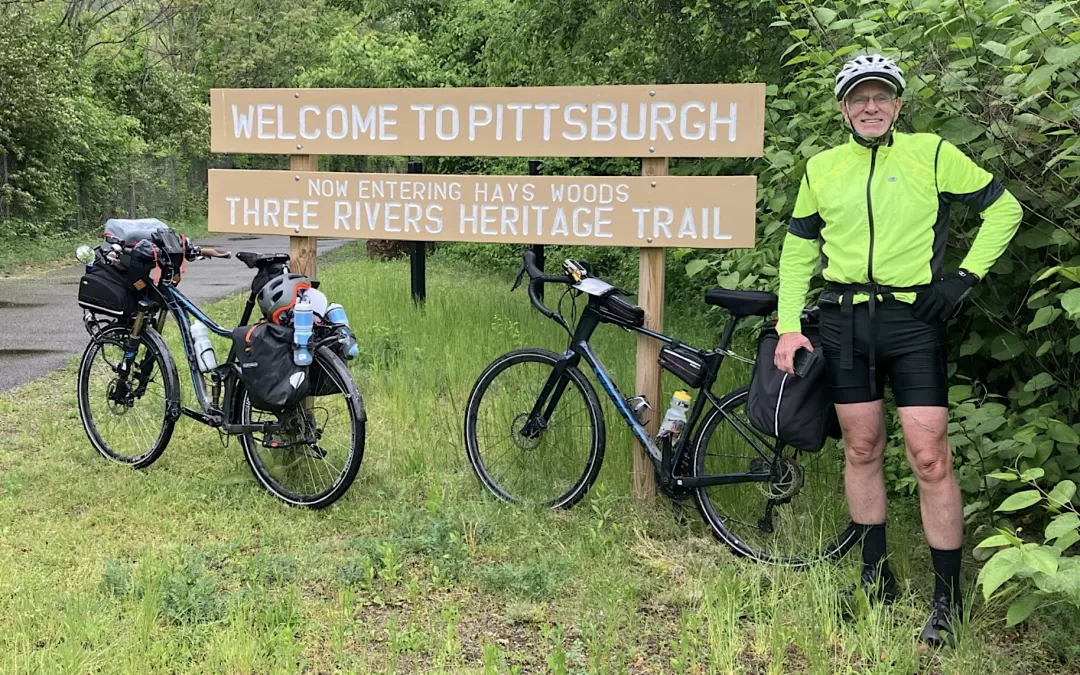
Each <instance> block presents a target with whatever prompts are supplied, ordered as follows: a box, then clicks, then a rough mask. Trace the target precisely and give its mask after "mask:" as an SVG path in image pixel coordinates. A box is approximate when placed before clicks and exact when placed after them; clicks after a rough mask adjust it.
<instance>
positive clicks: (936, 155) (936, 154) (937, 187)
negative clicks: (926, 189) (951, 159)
mask: <svg viewBox="0 0 1080 675" xmlns="http://www.w3.org/2000/svg"><path fill="white" fill-rule="evenodd" d="M944 143H945V139H944V138H942V139H940V140H939V141H938V144H937V150H935V151H934V192H937V193H938V194H941V186H940V185H938V179H937V165H938V158H939V157H941V146H942V145H943V144H944Z"/></svg>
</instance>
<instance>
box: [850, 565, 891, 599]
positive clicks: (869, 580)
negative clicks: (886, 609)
mask: <svg viewBox="0 0 1080 675" xmlns="http://www.w3.org/2000/svg"><path fill="white" fill-rule="evenodd" d="M859 585H861V586H862V589H863V591H864V592H865V593H866V597H867V598H869V599H870V600H871V601H876V602H882V603H884V604H886V605H891V604H892V602H893V600H896V596H897V595H899V594H900V589H899V588H898V587H897V585H896V577H894V576H893V574H892V572H889V573H887V574H884V575H882V574H881V573H880V572H879V570H878V569H875V568H873V567H867V566H866V565H863V570H862V576H861V578H860V580H859ZM854 590H855V589H854V588H852V592H854Z"/></svg>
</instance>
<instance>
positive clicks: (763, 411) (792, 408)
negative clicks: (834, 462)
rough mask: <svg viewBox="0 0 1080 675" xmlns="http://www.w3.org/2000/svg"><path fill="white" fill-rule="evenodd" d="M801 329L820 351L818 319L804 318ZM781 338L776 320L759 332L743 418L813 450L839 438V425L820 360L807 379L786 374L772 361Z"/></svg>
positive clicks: (786, 442)
mask: <svg viewBox="0 0 1080 675" xmlns="http://www.w3.org/2000/svg"><path fill="white" fill-rule="evenodd" d="M802 333H803V335H805V336H806V337H807V339H809V340H810V344H812V345H813V346H814V351H816V352H817V353H818V355H819V356H821V355H822V351H821V350H822V343H821V331H820V329H819V326H818V323H817V321H816V319H807V318H805V317H804V319H803V324H802ZM779 340H780V337H779V335H777V333H776V325H775V323H772V322H771V323H768V324H766V326H765V327H764V328H763V329H762V332H761V334H760V335H759V336H758V349H757V358H756V360H755V363H754V370H753V374H752V375H751V377H750V393H749V395H748V397H747V401H746V412H747V418H748V420H749V422H750V424H752V425H753V426H754V427H755V428H756V429H757V430H758V431H761V432H762V433H765V434H768V435H769V436H771V437H773V438H776V439H777V440H779V441H781V442H783V443H784V445H787V446H789V447H792V448H796V449H799V450H803V451H805V452H817V451H819V450H821V449H822V448H823V447H824V446H825V441H826V440H827V438H829V437H832V438H840V423H839V420H838V419H837V417H836V408H835V407H834V405H833V395H832V388H831V387H830V386H829V376H828V372H827V370H826V363H825V359H824V358H818V359H815V360H814V362H813V365H812V366H811V367H810V370H809V371H808V372H807V373H806V376H805V377H799V376H797V375H789V374H787V373H785V372H783V371H782V370H780V369H779V368H777V367H776V365H775V364H774V362H773V357H774V354H775V352H776V345H777V343H778V342H779Z"/></svg>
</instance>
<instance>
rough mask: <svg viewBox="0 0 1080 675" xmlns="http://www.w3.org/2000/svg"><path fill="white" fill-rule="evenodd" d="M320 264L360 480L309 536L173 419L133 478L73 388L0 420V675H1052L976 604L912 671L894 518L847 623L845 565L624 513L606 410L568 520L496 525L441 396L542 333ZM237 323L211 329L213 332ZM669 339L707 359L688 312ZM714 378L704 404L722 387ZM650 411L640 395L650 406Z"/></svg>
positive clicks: (221, 306) (604, 339)
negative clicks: (791, 565) (345, 363)
mask: <svg viewBox="0 0 1080 675" xmlns="http://www.w3.org/2000/svg"><path fill="white" fill-rule="evenodd" d="M338 259H339V260H347V261H348V262H341V263H340V264H338V265H334V266H328V265H322V266H321V271H320V278H321V279H322V281H323V286H322V288H323V290H324V291H325V292H326V293H327V294H328V295H329V296H330V297H331V299H333V300H337V301H339V302H341V303H342V304H343V305H344V306H345V307H346V309H347V311H348V313H349V317H350V319H351V321H352V324H353V326H354V327H355V329H356V332H357V334H358V337H359V341H360V348H361V353H362V356H361V357H360V358H358V359H357V360H355V361H354V362H352V364H351V369H352V371H353V373H354V376H355V377H356V380H357V382H358V384H359V388H360V391H361V392H362V393H363V395H364V399H365V404H366V406H367V409H368V414H369V417H368V427H367V428H368V437H367V449H366V453H365V457H364V462H363V465H362V467H361V470H360V475H359V477H358V479H357V481H356V483H355V484H354V486H353V487H352V489H351V490H350V491H349V492H348V493H347V494H346V496H345V497H344V498H343V499H342V500H341V501H340V502H338V503H337V504H336V505H335V506H333V507H332V508H330V509H328V510H326V511H320V512H309V511H302V510H296V509H291V508H288V507H286V506H284V505H282V504H280V503H279V502H277V501H276V500H275V499H274V498H273V497H271V496H270V495H269V494H267V493H266V492H264V491H263V490H261V488H259V487H258V485H257V484H256V483H255V481H254V480H253V479H252V478H251V476H250V472H249V471H248V469H247V467H246V466H245V465H244V464H243V461H242V458H241V453H240V449H239V445H238V443H237V442H236V439H232V440H231V442H229V443H228V447H224V446H223V442H222V441H223V440H225V439H221V438H219V436H218V434H217V432H215V431H213V430H211V429H208V428H206V427H202V426H200V425H198V424H196V423H195V422H193V421H191V420H188V419H186V418H184V419H181V421H180V422H179V423H178V426H177V432H176V434H175V435H174V437H173V439H172V442H171V443H170V445H169V448H168V449H167V450H166V452H165V454H164V455H163V456H162V458H161V459H160V460H158V462H157V463H156V464H154V465H153V466H152V467H150V468H148V469H146V470H144V471H139V472H135V471H131V470H128V469H126V468H123V467H120V466H116V465H112V464H109V463H107V462H106V461H105V460H104V459H102V458H100V457H99V456H97V455H96V454H95V453H94V452H93V451H92V449H91V448H90V446H89V444H88V442H87V441H86V439H85V437H84V435H83V432H82V430H81V427H80V423H79V420H78V415H77V409H76V402H75V393H74V392H75V383H74V376H75V373H74V365H71V366H69V367H68V368H67V369H65V370H64V371H62V372H59V373H56V374H54V375H51V376H49V377H47V378H44V379H43V380H40V381H38V382H34V383H32V384H29V385H27V386H25V387H23V388H21V389H19V390H16V391H13V392H8V393H6V394H5V395H3V396H2V397H0V448H2V450H0V542H2V545H0V626H3V627H4V629H3V630H0V672H4V673H32V672H33V673H38V672H40V673H53V672H65V673H68V672H71V673H76V672H122V673H146V672H206V673H222V672H226V673H248V672H258V673H265V672H417V671H421V672H468V673H488V672H492V673H496V672H497V673H504V672H529V673H532V672H559V673H561V672H590V673H592V672H611V673H625V672H675V673H706V672H707V673H729V672H745V673H838V672H840V673H848V672H850V673H915V672H948V673H976V672H977V673H981V674H991V673H1027V672H1031V673H1067V672H1076V670H1075V663H1069V662H1067V661H1066V660H1065V659H1066V656H1067V645H1068V644H1075V643H1076V632H1075V629H1074V628H1070V627H1066V626H1056V625H1053V624H1052V623H1047V621H1045V620H1043V619H1041V618H1036V619H1035V620H1034V623H1033V624H1032V626H1031V628H1030V632H1027V630H1012V631H1004V630H1003V629H1002V628H1001V625H1002V624H1001V620H1002V617H1003V607H1000V606H997V605H995V606H992V607H982V606H979V605H976V609H975V615H974V617H973V618H972V621H971V622H970V628H969V631H968V634H967V635H965V640H964V641H963V642H962V643H961V646H960V648H959V649H958V650H956V651H952V650H946V651H943V652H942V653H940V654H933V653H932V654H922V653H920V651H919V650H918V648H917V647H916V645H915V642H914V636H915V634H916V632H917V630H918V629H919V627H920V626H921V623H922V620H923V618H924V617H923V609H924V606H925V603H926V601H927V598H928V596H927V594H928V592H929V590H930V588H931V583H932V582H931V577H930V574H929V567H928V561H927V560H926V555H925V554H924V553H922V551H923V549H925V543H924V541H923V540H922V538H921V535H919V534H918V528H917V522H918V521H917V508H913V507H912V505H911V504H906V505H905V504H897V505H895V506H893V507H892V509H893V510H892V511H891V512H890V513H891V516H892V521H891V524H890V527H891V529H890V547H891V550H892V551H894V552H895V554H896V555H897V569H898V570H899V571H900V572H901V574H902V576H904V577H905V579H908V580H910V582H909V586H908V588H907V592H906V594H905V595H904V597H902V598H901V599H900V601H898V602H897V604H896V605H894V607H892V608H891V609H885V608H878V607H873V608H868V607H858V606H856V607H854V609H853V611H854V614H853V615H848V614H847V613H845V611H844V608H843V607H841V602H840V597H841V593H842V589H843V588H844V586H845V585H846V584H848V583H850V582H851V581H853V580H854V578H855V575H856V573H857V567H856V565H855V562H856V561H855V560H854V559H853V558H852V557H850V556H849V558H848V559H847V560H845V561H843V562H842V563H841V564H838V565H832V566H822V567H818V568H814V569H811V570H809V571H805V572H801V573H800V572H792V571H789V570H783V569H776V568H770V567H763V566H760V565H755V564H752V563H749V562H747V561H745V560H741V559H738V558H735V557H733V556H732V555H731V554H730V553H729V551H728V550H727V549H726V548H724V547H723V546H721V545H720V544H718V543H717V542H716V541H715V540H714V539H713V538H712V537H711V536H710V535H709V534H708V531H707V530H706V529H705V528H704V526H703V525H702V524H701V522H700V520H699V519H698V517H697V515H696V513H695V512H693V511H692V510H690V509H680V508H671V507H670V506H669V505H668V503H667V502H665V501H662V500H660V501H658V502H657V503H656V504H654V505H649V504H641V503H638V502H636V501H635V500H633V499H632V498H631V497H630V468H631V465H632V454H631V452H632V445H631V440H630V437H629V435H628V434H627V433H626V432H625V431H624V430H623V428H622V425H621V423H619V422H618V419H617V417H616V416H615V414H614V410H613V408H612V407H611V406H610V404H608V403H606V402H605V404H604V405H605V413H606V415H607V420H608V431H609V434H608V444H607V454H606V457H605V462H604V468H603V471H602V473H601V477H600V480H599V482H598V483H597V485H596V486H595V487H594V489H593V490H592V492H591V494H590V496H589V497H588V498H587V499H586V500H585V501H584V502H582V503H581V504H579V505H578V506H577V507H575V508H574V509H572V510H570V511H567V512H558V513H552V512H535V511H529V510H523V509H516V508H512V507H509V506H505V505H502V504H499V503H497V502H496V501H495V500H493V499H492V498H490V497H489V496H488V495H486V493H484V491H483V490H482V489H481V488H480V486H479V484H478V483H477V481H476V480H475V479H474V477H473V476H472V474H471V471H470V470H469V468H468V466H467V463H466V460H465V457H464V451H463V442H462V419H463V412H464V411H463V407H464V402H465V398H466V397H467V395H468V393H469V390H470V388H471V386H472V383H473V382H474V380H475V379H476V377H477V376H478V375H479V373H480V372H481V370H482V369H483V368H484V366H485V365H486V364H487V363H488V362H490V361H491V360H492V359H493V358H494V357H495V356H497V355H498V354H500V353H503V352H505V351H508V350H510V349H514V348H518V347H522V346H528V345H536V346H543V347H547V348H549V349H554V350H561V349H562V348H563V347H564V346H565V342H566V339H565V334H562V333H561V331H560V329H559V328H558V327H557V326H555V325H554V324H552V323H551V322H549V321H546V320H544V319H543V318H542V317H540V316H539V314H538V313H536V312H535V311H534V310H532V309H531V307H530V306H529V304H528V301H527V298H526V296H525V294H524V292H523V291H521V290H519V291H518V292H516V293H514V294H511V293H509V292H508V291H509V283H510V280H509V279H507V278H504V277H499V278H492V277H491V276H489V275H486V274H482V273H479V272H477V271H476V270H475V269H469V268H467V267H462V266H459V265H444V264H441V263H438V262H437V261H433V262H432V263H431V264H430V267H429V270H428V301H427V303H426V305H425V306H424V307H423V308H418V307H416V306H414V305H413V303H412V301H411V299H410V297H409V277H408V265H407V263H405V262H392V263H374V262H369V261H367V260H363V259H359V260H357V259H352V257H351V256H350V255H349V254H348V253H347V252H346V253H342V254H339V256H338ZM548 298H549V302H552V303H554V302H556V301H557V294H555V293H554V291H553V290H552V289H551V288H549V291H548ZM242 304H243V299H242V298H237V297H234V298H229V299H226V300H224V301H222V302H220V303H217V304H216V305H214V306H213V307H212V308H211V314H212V316H213V317H214V318H215V319H218V320H221V321H225V322H229V321H234V320H235V319H236V318H237V317H238V316H239V314H240V310H241V308H242ZM565 308H567V306H566V305H565V304H564V309H565ZM668 317H669V321H668V325H669V326H671V327H672V328H673V332H676V333H677V334H679V335H680V336H681V337H683V338H684V339H686V340H687V341H690V342H692V343H695V344H701V345H712V344H714V343H715V341H716V339H717V335H718V332H719V328H720V323H721V321H720V318H719V316H718V315H715V314H713V313H707V312H706V311H705V306H704V304H703V303H702V304H701V305H700V306H698V307H687V308H679V307H669V308H668ZM675 329H677V330H675ZM176 333H177V331H176V329H175V327H172V326H170V328H169V329H168V330H167V331H166V337H167V339H168V341H169V343H170V345H171V346H172V348H173V349H174V357H175V358H176V360H177V361H178V366H180V367H181V370H182V378H183V380H182V381H184V382H185V390H184V395H185V398H186V399H187V402H188V404H189V405H190V404H192V403H193V401H192V398H191V391H190V385H188V384H186V382H187V377H188V376H187V374H186V369H185V368H184V366H183V363H182V361H183V357H182V354H181V352H180V351H179V349H178V344H177V340H176ZM635 339H636V338H635V336H633V335H631V334H628V333H626V332H623V331H620V330H617V329H613V328H611V327H603V328H602V329H601V331H600V332H599V333H598V335H597V338H596V341H595V346H596V348H597V350H598V352H599V353H600V355H601V357H602V358H603V360H604V362H605V364H606V365H607V366H608V368H609V369H610V370H611V371H612V373H613V374H614V376H615V379H616V381H617V384H618V385H619V387H620V388H622V389H623V391H624V393H626V394H631V393H632V392H633V378H634V372H633V370H634V345H635ZM214 342H215V346H216V347H217V352H218V354H219V356H221V355H223V354H224V353H225V350H226V348H227V346H226V344H225V342H224V341H222V340H219V339H216V338H215V341H214ZM731 373H732V375H731V379H728V380H726V381H725V382H724V383H723V384H722V385H718V386H717V390H718V392H719V391H722V390H723V389H726V388H728V387H733V386H735V385H736V384H738V383H741V382H742V381H744V379H745V377H746V371H745V367H741V372H740V368H734V369H733V370H732V371H731ZM676 386H677V383H676V382H675V381H673V380H670V379H667V378H665V380H664V388H665V392H666V394H669V393H670V392H671V391H672V390H673V389H674V388H675V387H676ZM657 403H658V402H654V404H657ZM658 407H660V405H658ZM837 498H838V499H842V495H837ZM1047 630H1054V631H1057V635H1058V639H1057V640H1056V641H1054V643H1053V644H1048V643H1047V642H1044V641H1042V639H1041V637H1042V633H1045V631H1047Z"/></svg>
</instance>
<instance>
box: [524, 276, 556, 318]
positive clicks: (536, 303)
mask: <svg viewBox="0 0 1080 675" xmlns="http://www.w3.org/2000/svg"><path fill="white" fill-rule="evenodd" d="M543 283H544V282H543V280H542V279H532V280H531V281H529V300H531V301H532V304H533V307H535V308H536V309H538V310H540V313H541V314H543V315H544V316H546V317H547V318H549V319H550V318H551V317H552V316H554V315H555V312H552V311H551V310H550V309H548V308H547V306H546V305H545V304H544V302H543V301H542V300H541V299H540V295H539V294H538V293H537V292H536V289H537V288H538V287H539V286H540V285H541V284H543Z"/></svg>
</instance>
